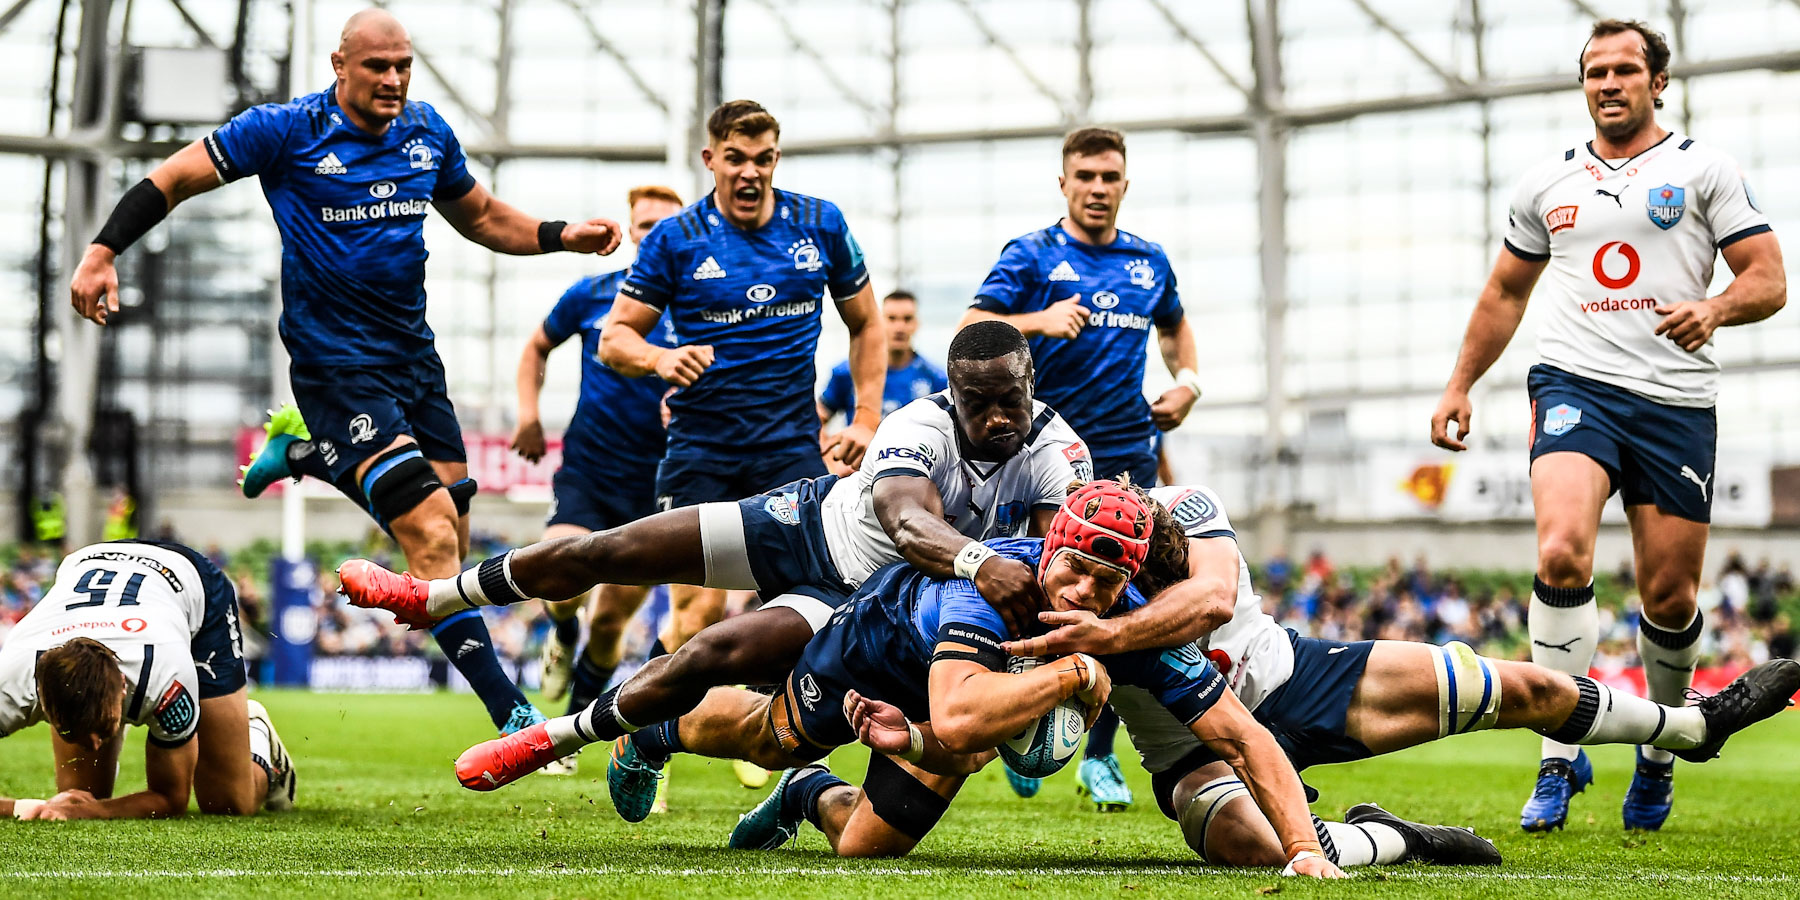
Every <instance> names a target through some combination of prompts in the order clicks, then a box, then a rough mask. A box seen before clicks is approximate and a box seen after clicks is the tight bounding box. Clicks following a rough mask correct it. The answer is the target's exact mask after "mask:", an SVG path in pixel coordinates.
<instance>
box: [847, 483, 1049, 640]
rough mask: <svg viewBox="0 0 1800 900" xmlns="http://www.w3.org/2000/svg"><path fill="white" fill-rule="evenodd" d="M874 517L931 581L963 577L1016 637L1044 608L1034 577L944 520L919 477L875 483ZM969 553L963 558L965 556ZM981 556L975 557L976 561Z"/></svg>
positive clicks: (931, 488) (937, 500) (933, 489)
mask: <svg viewBox="0 0 1800 900" xmlns="http://www.w3.org/2000/svg"><path fill="white" fill-rule="evenodd" d="M871 492H872V495H873V499H874V503H875V519H876V520H877V521H879V522H880V523H881V530H883V531H885V532H887V534H888V537H889V538H891V539H892V540H893V542H894V548H895V549H897V550H899V551H900V557H901V558H902V559H904V560H906V561H907V562H908V563H911V564H912V566H913V568H915V569H918V570H919V571H921V572H924V573H925V574H927V575H930V576H932V577H933V578H967V579H969V580H970V581H972V582H974V583H975V590H977V591H979V592H981V597H982V599H984V600H986V601H987V602H988V605H990V606H992V607H994V610H995V611H996V612H998V613H1000V617H1001V618H1002V619H1004V620H1006V626H1007V628H1009V629H1012V630H1013V632H1014V633H1018V631H1020V630H1021V629H1020V626H1022V625H1024V624H1026V623H1027V622H1029V621H1030V620H1031V616H1033V615H1035V614H1036V613H1037V611H1038V610H1040V609H1043V605H1044V590H1043V588H1042V587H1041V586H1039V585H1038V581H1037V574H1036V572H1034V571H1033V570H1032V568H1031V566H1028V565H1026V564H1025V563H1022V562H1020V561H1018V560H1016V559H1007V558H1006V557H1004V556H1001V555H999V554H997V553H995V552H993V551H992V550H990V549H988V548H987V547H985V546H983V545H982V544H981V543H980V542H979V541H973V540H970V539H969V537H968V535H965V534H963V533H962V532H960V531H957V530H956V529H955V528H953V527H951V526H950V523H949V522H946V521H944V499H943V497H942V496H940V495H939V494H938V489H937V485H936V484H934V483H932V481H931V479H930V478H927V477H925V476H924V475H923V474H920V475H917V476H908V475H901V476H895V477H888V478H879V479H876V481H875V485H874V487H873V488H871ZM965 551H967V552H968V554H969V558H968V559H964V558H963V554H964V552H965ZM976 557H979V558H976Z"/></svg>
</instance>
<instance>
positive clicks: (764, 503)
mask: <svg viewBox="0 0 1800 900" xmlns="http://www.w3.org/2000/svg"><path fill="white" fill-rule="evenodd" d="M837 481H838V477H837V476H836V475H826V476H824V477H822V478H802V479H800V480H799V481H795V482H793V483H792V484H784V485H782V486H781V487H778V488H776V489H775V490H772V491H769V492H767V493H762V494H757V495H756V496H753V497H747V498H745V499H743V500H739V501H738V514H739V516H740V517H742V519H743V522H744V553H745V555H746V556H747V557H748V558H749V561H750V574H751V576H752V577H754V578H755V579H756V590H757V593H759V594H761V595H762V598H763V600H764V601H771V600H774V599H775V598H776V597H778V596H780V595H782V594H799V595H801V596H805V597H812V598H813V599H815V600H818V601H820V602H821V603H823V604H825V606H827V607H829V608H831V609H837V608H838V607H839V606H842V605H843V604H844V601H845V600H846V599H848V598H849V597H850V594H851V593H852V591H853V590H854V589H853V588H851V587H850V586H849V585H847V584H845V583H844V579H843V576H842V575H839V574H838V570H837V565H836V564H835V563H833V562H832V561H831V550H830V549H829V548H828V547H827V546H826V544H825V518H824V515H823V514H822V512H821V511H820V504H821V503H822V502H823V501H824V500H825V495H826V494H829V493H831V486H832V485H834V484H837Z"/></svg>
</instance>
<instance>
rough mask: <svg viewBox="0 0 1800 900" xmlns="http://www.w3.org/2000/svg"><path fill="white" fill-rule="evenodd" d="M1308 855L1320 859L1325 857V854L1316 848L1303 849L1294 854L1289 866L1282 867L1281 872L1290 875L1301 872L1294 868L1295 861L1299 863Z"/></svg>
mask: <svg viewBox="0 0 1800 900" xmlns="http://www.w3.org/2000/svg"><path fill="white" fill-rule="evenodd" d="M1307 857H1316V858H1318V859H1324V858H1325V854H1323V853H1320V852H1318V851H1316V850H1301V851H1299V852H1297V853H1295V854H1294V855H1293V857H1292V858H1290V859H1289V860H1288V864H1287V868H1285V869H1282V870H1281V874H1283V875H1286V876H1289V877H1292V876H1295V875H1298V874H1300V873H1299V872H1298V871H1296V870H1295V869H1294V863H1297V862H1299V861H1301V860H1303V859H1306V858H1307Z"/></svg>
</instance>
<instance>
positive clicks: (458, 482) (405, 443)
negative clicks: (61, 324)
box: [70, 9, 619, 731]
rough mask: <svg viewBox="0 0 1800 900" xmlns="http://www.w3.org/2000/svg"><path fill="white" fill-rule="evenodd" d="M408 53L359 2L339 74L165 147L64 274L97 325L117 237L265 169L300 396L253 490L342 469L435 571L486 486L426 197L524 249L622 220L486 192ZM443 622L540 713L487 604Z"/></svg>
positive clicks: (488, 692) (472, 230)
mask: <svg viewBox="0 0 1800 900" xmlns="http://www.w3.org/2000/svg"><path fill="white" fill-rule="evenodd" d="M412 62H413V51H412V40H411V38H410V37H408V36H407V33H406V29H405V28H403V27H402V26H401V25H400V23H399V21H397V20H396V19H395V18H394V17H393V16H392V15H390V14H388V13H387V12H385V11H382V10H379V9H367V10H363V11H362V12H359V13H357V14H355V15H353V16H351V17H350V19H349V21H348V22H346V23H345V25H344V30H343V35H342V38H341V42H340V43H339V45H338V49H337V50H336V51H335V52H333V53H332V54H331V65H332V69H333V70H334V71H335V72H336V74H337V81H336V83H335V84H333V85H332V86H331V87H328V88H326V89H325V90H323V91H320V92H318V93H316V94H308V95H307V96H304V97H300V98H298V99H295V100H293V101H290V102H288V103H279V104H264V105H262V106H255V107H252V108H250V109H247V110H245V111H244V112H242V113H239V114H238V115H237V116H235V117H233V118H232V119H231V121H229V122H226V123H225V124H224V125H223V126H221V127H220V128H219V129H218V130H217V131H214V132H213V133H212V134H210V135H208V136H207V137H205V138H204V139H202V140H199V141H195V142H194V143H192V144H189V145H188V146H186V147H184V148H182V149H181V150H179V151H177V152H176V153H175V154H174V155H173V156H171V157H169V158H168V159H167V160H166V161H164V162H163V163H162V164H161V165H159V166H157V167H156V168H155V169H154V170H153V171H151V173H150V176H149V177H148V178H146V179H144V180H143V181H141V182H138V184H137V185H136V186H134V187H133V188H131V190H130V191H128V192H126V194H125V196H124V197H123V198H122V199H121V200H120V201H119V205H118V206H117V207H116V208H115V209H114V210H113V212H112V215H111V217H110V218H109V219H108V220H107V222H106V225H105V227H103V228H102V229H101V231H100V234H99V235H98V236H97V237H95V239H94V242H93V243H92V244H90V245H89V246H88V248H87V253H86V255H85V256H84V257H83V258H82V261H81V266H80V268H79V269H77V270H76V273H75V277H74V280H73V283H72V285H71V288H70V292H71V302H72V303H73V304H74V306H75V309H76V311H77V312H79V313H81V314H82V315H84V316H87V317H88V318H90V319H93V320H94V321H95V322H98V323H100V324H102V325H104V324H105V323H106V321H107V318H108V316H109V314H111V313H116V312H117V311H118V308H119V307H118V289H119V286H118V274H117V272H116V271H115V269H114V265H113V260H114V257H115V256H116V255H117V254H119V253H122V252H124V251H125V249H126V248H127V247H129V246H131V244H132V243H134V242H135V241H137V239H138V238H140V237H142V236H143V235H144V233H145V232H147V231H149V230H150V228H151V227H152V226H154V225H155V224H156V223H157V222H159V221H161V220H162V219H163V217H164V216H166V215H168V213H169V210H170V209H171V208H173V207H174V206H175V205H176V204H179V203H181V202H182V201H184V200H187V199H188V198H189V197H192V196H194V195H196V194H201V193H204V192H206V191H210V190H212V189H214V188H217V187H219V186H220V185H222V184H226V183H229V182H233V181H237V180H239V179H242V178H247V177H249V176H252V175H255V176H257V177H258V178H259V179H260V180H261V182H262V189H263V195H264V196H265V197H266V198H267V199H268V201H269V208H270V209H271V210H272V211H273V212H274V214H275V225H276V228H277V229H278V230H279V231H280V232H281V245H282V265H281V303H282V309H281V339H282V343H283V344H284V345H285V346H286V347H287V350H288V354H289V356H290V357H292V360H293V363H292V365H291V366H290V368H289V375H290V379H291V381H292V382H293V388H294V398H295V401H296V403H297V404H298V407H299V409H298V411H297V412H296V411H295V410H292V409H288V408H283V409H282V410H281V411H279V412H278V413H277V414H276V415H275V417H274V419H273V420H272V421H271V422H270V423H269V435H270V437H269V442H268V444H267V445H265V447H264V448H263V450H262V452H260V453H259V454H258V455H257V457H256V459H255V460H254V461H253V462H252V463H251V465H250V467H249V469H248V470H247V471H246V472H245V473H244V481H243V487H244V493H245V495H246V496H249V497H255V496H257V495H258V494H260V493H261V492H262V491H263V489H264V488H266V487H268V486H269V485H270V484H273V483H274V482H276V481H279V480H281V479H282V478H284V477H288V476H292V477H294V478H299V477H300V476H302V475H310V476H312V477H314V478H318V479H320V480H323V481H327V482H330V483H332V484H334V485H336V486H337V488H338V490H340V491H342V492H343V493H344V494H345V495H346V496H348V497H350V498H351V499H352V500H354V501H355V502H356V504H357V505H358V506H361V507H362V508H363V509H364V510H366V511H367V512H368V513H369V515H370V516H371V517H372V518H374V520H375V521H376V523H378V524H379V525H380V526H381V527H382V528H383V529H384V530H386V531H387V532H388V533H389V534H391V535H393V537H394V540H395V541H396V542H398V543H399V545H400V548H401V550H402V551H403V552H404V553H405V554H406V562H407V565H408V566H409V567H410V568H411V570H412V571H415V572H418V573H419V574H420V575H423V576H426V577H432V576H449V575H453V574H455V572H456V571H457V569H458V568H459V565H460V563H461V561H462V558H463V556H464V555H465V554H467V552H468V544H469V519H468V510H469V502H470V500H471V499H472V498H473V497H474V495H475V490H476V485H475V482H474V480H473V479H471V478H469V477H468V475H469V466H468V457H467V455H466V453H465V451H464V449H463V442H462V429H461V426H459V425H458V424H457V421H456V411H455V410H454V409H453V408H452V407H451V405H450V398H449V396H448V393H447V388H446V386H445V379H444V366H443V362H442V361H441V360H440V359H439V358H438V354H437V351H436V349H435V348H434V346H433V341H434V338H433V335H432V332H431V328H430V326H428V325H427V324H426V322H425V257H426V252H425V216H426V214H427V213H428V212H429V211H430V210H431V209H434V208H435V209H436V210H437V211H438V212H439V213H440V214H442V215H443V216H444V218H445V219H447V220H448V221H449V222H450V224H451V225H453V226H455V228H456V229H457V231H458V232H460V233H461V234H462V235H464V236H465V237H467V238H469V239H470V240H472V241H475V242H476V243H479V244H481V245H482V246H484V247H487V248H488V249H490V250H494V251H496V252H500V253H511V254H535V253H548V252H551V251H555V250H564V249H567V250H573V251H578V252H589V253H611V252H612V250H613V248H615V247H617V246H618V243H619V226H618V225H617V224H615V223H613V222H610V221H608V220H605V219H593V220H590V221H588V222H585V223H577V224H568V223H565V222H541V221H539V220H537V219H535V218H532V217H530V216H527V215H525V214H524V213H521V212H520V211H518V210H517V209H514V208H513V207H511V206H509V205H507V204H506V203H504V202H502V201H501V200H499V199H498V198H496V197H495V196H493V195H492V194H490V193H488V190H487V189H486V188H484V187H482V186H481V185H480V184H479V183H478V182H476V180H475V176H473V175H472V174H470V173H469V171H468V166H467V161H466V160H465V158H464V156H463V151H462V145H461V144H460V143H458V142H457V140H456V135H455V134H453V133H452V132H451V130H450V126H449V125H448V124H446V123H445V122H444V120H443V118H441V117H440V116H439V115H438V114H437V111H436V110H434V109H432V108H431V106H430V105H428V104H425V103H421V102H419V101H416V100H409V99H407V88H408V85H409V84H410V81H411V77H412ZM303 419H304V420H303ZM559 599H560V598H559ZM431 631H432V637H433V638H434V639H435V640H436V641H437V644H438V646H439V647H442V648H443V650H444V654H445V656H447V657H448V658H449V659H450V662H451V663H452V664H454V665H455V666H456V667H457V669H458V670H459V671H461V672H462V674H463V676H464V677H466V678H467V679H468V681H469V684H470V685H471V686H472V687H473V688H474V689H475V693H476V694H477V695H478V696H479V697H480V698H481V701H482V704H483V705H484V706H485V707H486V708H487V712H488V716H489V717H490V718H491V719H492V720H493V722H494V725H495V726H496V727H497V728H499V729H500V730H501V731H509V730H516V729H517V728H520V727H523V726H524V725H526V724H529V723H531V722H534V721H535V722H541V721H543V716H542V714H540V713H539V712H538V711H537V710H536V709H534V708H533V707H532V706H531V704H530V703H529V702H528V701H527V700H526V699H525V695H524V694H522V693H520V692H519V689H518V687H517V686H515V685H514V684H513V682H512V680H511V679H510V678H508V677H507V675H506V672H505V670H503V669H501V667H500V662H499V660H498V659H497V658H496V657H495V656H494V649H493V641H492V639H491V638H490V637H489V635H488V631H487V626H486V624H484V623H483V622H482V620H481V618H480V616H478V615H470V614H460V615H455V616H450V617H447V618H445V619H443V620H442V621H438V622H435V623H434V624H433V626H432V629H431Z"/></svg>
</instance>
